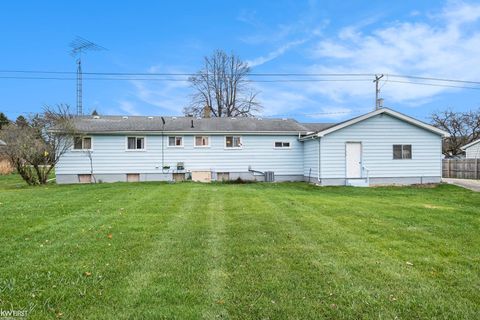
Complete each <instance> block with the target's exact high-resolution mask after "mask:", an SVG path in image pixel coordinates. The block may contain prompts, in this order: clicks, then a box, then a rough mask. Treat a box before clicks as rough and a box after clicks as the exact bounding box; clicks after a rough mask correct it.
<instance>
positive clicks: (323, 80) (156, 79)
mask: <svg viewBox="0 0 480 320" xmlns="http://www.w3.org/2000/svg"><path fill="white" fill-rule="evenodd" d="M0 79H12V80H64V81H72V80H77V79H76V78H67V77H32V76H0ZM83 79H84V80H103V81H116V80H118V81H177V82H188V81H189V80H188V79H178V78H133V77H132V78H118V77H113V78H112V77H99V78H95V77H88V78H83ZM246 81H247V82H251V83H262V82H264V83H268V82H271V83H275V82H277V83H281V82H370V81H371V79H271V80H246ZM388 82H391V83H404V84H412V85H424V86H434V87H445V88H458V89H473V90H480V87H471V86H456V85H448V84H439V83H426V82H413V81H402V80H393V79H390V80H389V81H388ZM479 84H480V83H479Z"/></svg>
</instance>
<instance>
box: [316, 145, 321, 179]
mask: <svg viewBox="0 0 480 320" xmlns="http://www.w3.org/2000/svg"><path fill="white" fill-rule="evenodd" d="M321 159H322V138H320V137H318V170H317V172H318V177H317V180H318V183H319V184H321V178H320V177H321V176H322V165H321Z"/></svg>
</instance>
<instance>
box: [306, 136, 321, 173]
mask: <svg viewBox="0 0 480 320" xmlns="http://www.w3.org/2000/svg"><path fill="white" fill-rule="evenodd" d="M318 160H319V140H318V139H314V140H306V141H304V145H303V175H304V176H305V177H308V176H309V174H310V177H312V178H314V179H318ZM310 170H311V173H310Z"/></svg>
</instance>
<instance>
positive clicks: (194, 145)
mask: <svg viewBox="0 0 480 320" xmlns="http://www.w3.org/2000/svg"><path fill="white" fill-rule="evenodd" d="M197 137H205V138H208V144H207V145H204V146H202V145H200V146H199V145H197ZM211 143H212V139H211V137H210V136H203V135H196V136H193V147H194V148H210V145H211Z"/></svg>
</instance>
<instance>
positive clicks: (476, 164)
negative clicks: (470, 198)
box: [475, 158, 479, 179]
mask: <svg viewBox="0 0 480 320" xmlns="http://www.w3.org/2000/svg"><path fill="white" fill-rule="evenodd" d="M475 179H479V176H478V158H475Z"/></svg>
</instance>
